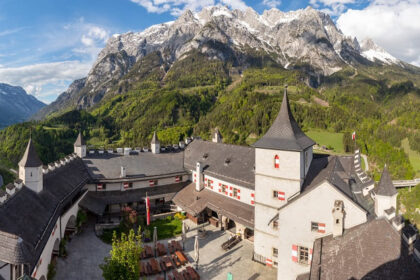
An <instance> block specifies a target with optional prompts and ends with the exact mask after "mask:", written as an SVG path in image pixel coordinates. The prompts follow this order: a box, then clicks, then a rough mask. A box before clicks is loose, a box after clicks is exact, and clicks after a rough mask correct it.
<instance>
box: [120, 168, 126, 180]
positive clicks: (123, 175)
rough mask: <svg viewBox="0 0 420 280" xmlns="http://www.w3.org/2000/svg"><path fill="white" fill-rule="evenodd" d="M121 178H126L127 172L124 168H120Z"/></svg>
mask: <svg viewBox="0 0 420 280" xmlns="http://www.w3.org/2000/svg"><path fill="white" fill-rule="evenodd" d="M120 176H121V178H125V177H126V176H127V171H126V170H125V167H124V166H121V175H120Z"/></svg>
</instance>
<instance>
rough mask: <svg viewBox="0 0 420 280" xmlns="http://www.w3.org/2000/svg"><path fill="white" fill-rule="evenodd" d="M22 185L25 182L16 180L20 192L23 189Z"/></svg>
mask: <svg viewBox="0 0 420 280" xmlns="http://www.w3.org/2000/svg"><path fill="white" fill-rule="evenodd" d="M22 183H23V181H22V180H21V179H16V180H15V187H16V189H18V190H20V189H21V188H22Z"/></svg>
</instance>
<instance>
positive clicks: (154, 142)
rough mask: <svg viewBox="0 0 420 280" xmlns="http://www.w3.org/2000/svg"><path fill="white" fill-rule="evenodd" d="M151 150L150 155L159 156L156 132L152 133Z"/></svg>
mask: <svg viewBox="0 0 420 280" xmlns="http://www.w3.org/2000/svg"><path fill="white" fill-rule="evenodd" d="M151 149H152V153H154V154H159V153H160V142H159V139H158V137H157V134H156V131H155V132H154V133H153V137H152V142H151Z"/></svg>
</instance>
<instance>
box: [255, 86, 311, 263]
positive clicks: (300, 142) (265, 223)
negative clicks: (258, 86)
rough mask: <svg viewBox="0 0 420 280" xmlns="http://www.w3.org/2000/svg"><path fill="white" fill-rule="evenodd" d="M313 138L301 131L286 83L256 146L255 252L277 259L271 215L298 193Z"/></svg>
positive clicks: (275, 235) (275, 238)
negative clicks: (265, 131) (273, 247)
mask: <svg viewBox="0 0 420 280" xmlns="http://www.w3.org/2000/svg"><path fill="white" fill-rule="evenodd" d="M314 144H315V142H314V141H313V140H312V139H310V138H309V137H308V136H306V135H305V133H303V131H302V130H301V129H300V127H299V125H298V123H297V122H296V120H295V119H294V117H293V115H292V112H291V110H290V105H289V99H288V97H287V86H285V89H284V95H283V101H282V104H281V108H280V112H279V114H278V115H277V117H276V119H275V120H274V122H273V124H272V125H271V127H270V128H269V129H268V131H267V133H266V134H265V135H264V136H263V137H262V138H261V139H259V140H258V141H257V142H256V143H255V144H254V145H253V146H254V147H255V211H254V213H255V214H254V215H255V217H254V221H255V240H254V254H255V256H256V257H259V258H262V259H264V258H266V259H269V260H271V261H272V262H276V261H277V260H276V258H275V256H274V255H275V254H273V252H272V247H271V246H272V244H275V243H276V242H277V240H278V239H277V238H278V236H277V235H278V232H277V228H276V227H274V226H273V223H271V222H272V221H271V220H270V219H272V217H274V216H275V215H276V214H277V213H278V209H279V208H280V207H282V206H283V205H285V204H287V203H288V200H289V199H290V198H291V197H293V196H296V195H299V194H300V191H301V187H302V185H303V182H304V180H305V177H306V174H307V173H308V170H309V166H310V165H311V161H312V146H313V145H314Z"/></svg>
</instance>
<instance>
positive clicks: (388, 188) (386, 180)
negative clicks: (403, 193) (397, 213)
mask: <svg viewBox="0 0 420 280" xmlns="http://www.w3.org/2000/svg"><path fill="white" fill-rule="evenodd" d="M376 194H377V195H383V196H393V195H395V194H397V189H396V188H395V186H394V184H393V183H392V179H391V176H390V175H389V171H388V167H387V166H386V165H385V167H384V170H383V171H382V175H381V180H380V181H379V184H378V188H377V190H376Z"/></svg>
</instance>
